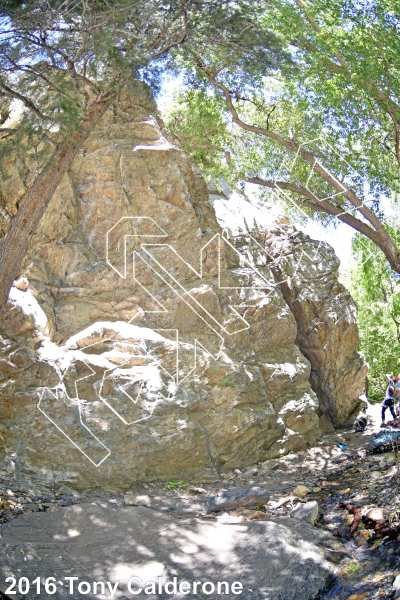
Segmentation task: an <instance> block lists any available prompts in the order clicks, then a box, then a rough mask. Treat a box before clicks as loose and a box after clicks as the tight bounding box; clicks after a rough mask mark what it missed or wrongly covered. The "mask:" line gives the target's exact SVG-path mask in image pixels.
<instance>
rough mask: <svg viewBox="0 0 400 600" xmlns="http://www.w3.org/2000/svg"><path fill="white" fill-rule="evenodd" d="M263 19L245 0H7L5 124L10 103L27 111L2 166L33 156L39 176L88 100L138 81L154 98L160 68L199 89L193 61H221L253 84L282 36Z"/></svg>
mask: <svg viewBox="0 0 400 600" xmlns="http://www.w3.org/2000/svg"><path fill="white" fill-rule="evenodd" d="M259 18H260V7H258V8H256V7H253V3H252V2H250V1H246V0H235V1H233V0H228V1H223V2H218V3H217V2H215V1H213V0H193V1H191V2H186V1H185V0H181V1H172V2H168V3H164V2H159V1H158V0H148V1H147V2H145V3H144V2H140V1H137V0H111V1H110V0H107V1H106V0H90V1H89V2H88V1H87V0H51V1H50V2H42V1H41V0H26V1H25V2H23V3H22V2H19V1H18V0H5V2H2V5H1V10H0V100H1V101H2V102H4V103H5V105H4V106H1V109H2V110H1V118H2V119H3V117H4V115H5V114H6V112H7V111H9V109H10V105H11V103H12V102H14V104H15V101H19V102H20V103H21V102H22V105H24V107H23V106H22V110H21V114H20V115H19V117H18V119H17V122H14V123H13V124H12V125H11V128H12V131H9V132H8V133H7V134H3V135H2V136H1V138H0V163H4V160H5V159H6V157H9V156H11V157H12V158H13V160H25V159H27V158H30V159H33V160H34V161H35V162H36V167H37V168H39V170H40V167H41V166H42V164H43V161H45V160H46V157H48V156H49V155H50V154H51V149H52V147H54V144H57V143H59V141H60V139H61V140H63V143H68V142H70V143H73V133H74V131H76V130H78V129H79V128H80V127H81V124H82V119H83V118H84V115H85V113H86V111H87V109H88V106H90V104H91V103H92V102H93V101H96V99H97V98H99V97H103V98H104V97H108V96H111V95H113V94H115V93H116V92H117V91H118V90H119V89H120V88H121V87H123V86H128V88H129V85H130V84H133V85H134V83H135V81H136V80H137V79H141V80H144V81H146V82H147V83H149V84H150V85H151V86H152V88H153V90H154V91H157V90H158V89H159V86H160V82H161V77H162V75H163V74H164V73H165V71H166V70H168V69H169V70H171V71H175V72H176V71H178V70H180V69H182V68H184V69H186V72H187V76H188V79H190V80H191V81H192V83H193V84H194V85H199V86H201V85H202V84H201V82H200V81H199V80H198V78H197V76H196V71H195V68H194V66H193V65H194V64H195V62H196V60H197V57H198V56H202V60H203V59H204V60H207V61H208V63H209V64H212V63H213V62H215V61H216V60H217V57H218V60H219V59H223V60H224V61H225V62H226V64H227V72H232V73H233V72H235V74H236V75H237V76H239V73H241V75H240V77H242V79H243V80H245V79H246V78H247V75H246V73H247V71H249V69H250V65H252V72H254V73H256V74H257V77H258V76H259V74H260V73H262V72H265V71H266V70H268V69H269V68H270V67H271V66H272V65H275V64H276V62H277V60H276V57H278V56H279V52H280V50H279V49H280V42H279V40H278V38H277V37H276V36H274V34H272V33H271V32H269V31H266V30H264V29H260V28H257V27H255V23H254V22H255V21H257V20H259ZM258 59H259V60H260V61H261V62H260V63H257V60H258ZM203 79H204V77H203ZM6 126H7V123H6Z"/></svg>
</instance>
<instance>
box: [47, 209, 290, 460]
mask: <svg viewBox="0 0 400 600" xmlns="http://www.w3.org/2000/svg"><path fill="white" fill-rule="evenodd" d="M128 219H129V220H134V221H136V222H137V224H138V225H140V224H141V223H143V222H146V225H147V226H148V225H149V224H150V223H151V225H152V226H154V227H155V229H156V231H157V233H135V234H125V235H124V242H123V243H124V247H123V253H124V270H123V274H121V273H120V271H118V269H116V268H115V267H114V265H113V264H112V263H111V261H110V258H109V234H110V233H111V232H112V231H113V230H114V229H115V227H117V225H118V224H120V223H121V222H122V221H126V220H128ZM128 237H138V238H139V237H141V238H148V237H150V238H155V237H156V238H157V237H158V238H160V237H168V234H167V233H166V232H165V230H164V229H162V228H161V227H160V226H159V225H158V224H157V223H156V222H155V221H154V219H152V218H151V217H122V218H121V219H120V220H119V221H118V222H117V223H116V224H115V225H114V226H113V227H112V228H111V229H110V230H109V231H108V232H107V237H106V261H107V264H108V265H109V266H110V267H111V268H112V269H113V270H114V271H115V272H116V273H117V274H118V275H119V276H120V277H122V278H123V279H126V277H127V272H126V268H127V238H128ZM249 237H250V238H251V239H252V240H253V242H255V243H256V244H257V245H258V246H259V247H260V249H261V250H262V251H263V252H264V253H265V254H266V255H268V252H267V251H266V250H265V248H262V246H260V245H259V244H258V242H256V240H254V239H253V238H252V237H251V236H249ZM222 239H223V241H224V243H226V244H228V245H229V246H230V248H231V249H232V250H233V251H234V252H235V253H236V254H237V255H238V256H239V257H240V258H241V259H242V261H243V262H244V264H246V265H247V266H248V267H249V268H250V269H251V270H252V271H253V272H254V273H255V274H256V275H257V277H258V278H259V279H261V280H262V281H264V282H265V284H266V285H262V286H229V287H228V286H222V285H221V235H220V234H219V233H218V234H216V235H215V236H213V238H211V240H209V241H208V242H207V243H206V244H205V245H204V246H203V247H202V248H201V250H200V272H198V271H196V269H194V268H193V267H192V265H190V264H189V263H188V262H187V261H186V260H185V259H183V258H182V257H181V256H180V255H179V253H178V252H176V250H175V249H174V248H173V247H172V246H171V245H170V244H140V247H141V249H142V250H143V251H144V252H145V253H146V254H147V256H148V257H149V258H150V260H152V261H154V262H155V263H156V264H157V265H158V267H159V268H160V269H161V270H162V271H163V272H164V273H167V275H168V277H170V278H171V279H173V281H174V282H175V284H176V285H177V286H179V287H180V288H181V289H182V290H183V292H184V293H185V294H186V295H187V296H189V297H190V299H191V300H192V301H193V302H195V304H197V305H198V306H199V308H200V309H201V310H202V311H204V312H205V313H206V314H207V316H208V317H209V318H210V319H211V320H212V321H214V322H215V323H216V325H217V326H218V327H220V328H221V329H222V331H223V332H224V333H225V334H226V335H234V334H236V333H239V332H240V331H245V330H247V329H249V328H250V323H248V322H247V321H246V320H245V319H244V318H243V317H242V316H241V315H240V314H239V312H238V311H237V310H236V309H237V308H242V309H243V308H246V307H251V306H252V305H249V304H246V303H242V304H231V305H229V308H230V309H231V310H232V312H233V313H234V314H236V315H237V317H238V318H239V319H240V320H241V321H243V323H244V324H245V327H243V328H242V329H240V330H237V331H234V332H229V331H227V329H226V328H225V327H224V326H223V325H221V324H220V323H219V322H218V320H217V319H215V318H214V317H213V315H212V314H211V313H209V312H208V311H207V310H206V309H205V308H204V307H203V306H202V305H201V304H200V303H199V302H198V301H197V300H196V299H195V298H194V297H193V296H192V295H191V294H190V293H189V292H187V290H186V289H185V288H184V287H183V286H182V285H181V284H180V283H179V281H178V280H177V279H175V278H174V277H173V276H172V275H171V274H170V273H168V271H167V270H166V269H165V268H164V267H163V265H162V264H161V263H159V262H158V261H157V260H156V259H155V258H154V256H153V255H152V254H151V252H150V250H148V248H149V247H152V246H156V247H161V246H163V247H168V248H169V249H170V250H171V251H172V252H174V253H175V254H176V255H177V256H178V257H179V259H180V260H182V261H183V262H184V263H185V264H186V265H187V266H188V267H189V268H190V269H191V270H192V271H193V272H194V273H195V274H196V275H197V277H199V278H200V279H203V264H202V262H203V260H202V259H203V252H204V251H205V249H206V248H207V246H209V244H211V243H212V242H213V241H214V240H218V265H217V266H218V288H219V289H226V290H259V289H264V290H265V289H268V288H271V287H272V288H273V287H275V286H277V285H279V284H280V283H282V282H276V281H272V280H267V279H266V278H265V277H264V276H263V275H262V274H261V273H260V272H259V270H258V269H257V268H255V267H254V265H252V264H251V263H250V262H249V261H248V259H247V258H246V257H245V256H244V255H243V254H241V253H240V252H239V251H238V250H237V248H235V247H234V246H233V245H232V244H231V243H230V242H229V240H228V239H227V237H226V236H222ZM136 257H138V258H140V260H141V261H143V262H144V263H145V264H146V265H147V266H148V267H149V268H150V269H151V270H152V271H153V272H154V273H155V275H156V276H157V277H159V278H160V279H161V280H162V281H163V282H164V283H165V284H166V285H167V286H168V287H169V288H170V289H172V290H173V291H174V292H175V293H176V294H177V295H178V297H179V298H180V299H181V300H182V301H183V302H185V303H186V304H187V305H188V306H189V307H190V308H191V309H192V310H193V311H194V312H195V313H196V314H197V316H198V317H200V319H202V321H203V322H204V323H205V324H206V325H207V326H208V327H209V328H210V329H211V330H212V331H213V332H214V333H215V334H216V335H217V336H218V337H219V338H220V348H219V350H218V353H217V354H216V355H213V354H212V353H211V352H210V351H209V350H208V349H207V348H205V347H204V346H203V344H202V343H201V342H200V341H199V340H197V339H195V340H194V366H193V368H192V369H191V370H190V371H189V372H188V373H187V374H186V375H185V377H183V378H182V379H181V380H180V379H179V331H178V330H177V329H169V330H167V329H157V330H155V331H174V332H175V333H176V340H175V343H176V379H175V378H174V377H173V375H171V373H169V372H168V371H167V370H166V369H165V368H164V367H163V365H162V364H161V363H160V360H159V359H155V360H154V364H155V365H157V366H159V367H160V368H161V369H162V370H163V371H164V372H165V373H166V374H167V375H168V376H169V377H171V379H172V380H174V382H175V384H176V385H177V386H179V384H180V383H182V382H183V381H184V380H185V379H187V378H188V377H189V376H190V375H191V374H192V373H193V372H194V371H195V369H196V367H197V350H198V348H201V349H202V350H203V351H204V352H205V353H206V354H207V355H209V356H211V357H212V358H213V359H215V360H216V359H218V358H219V356H220V355H221V352H222V350H223V348H224V342H225V340H224V338H223V336H222V335H221V334H220V333H219V332H218V331H216V330H215V329H214V327H212V326H211V325H210V324H209V323H208V322H207V321H206V320H205V319H204V317H203V316H202V315H200V314H199V313H198V312H197V310H196V309H195V308H194V307H193V306H192V305H191V304H189V303H188V302H187V301H186V300H185V298H183V297H182V296H181V294H179V293H178V292H177V290H176V289H175V288H173V287H172V286H171V284H170V283H169V282H168V281H167V280H166V279H165V278H164V277H163V276H162V275H161V274H160V273H159V272H157V271H156V270H155V269H154V268H153V267H152V266H151V265H150V264H149V263H148V262H147V261H145V260H144V258H143V257H142V256H140V255H139V254H138V253H137V252H136V251H134V252H133V273H132V274H133V278H134V280H135V281H136V283H137V284H138V285H139V286H140V287H141V288H142V289H144V290H145V291H146V293H148V294H149V295H150V297H151V298H152V299H153V300H154V301H155V302H156V304H158V305H159V306H160V310H152V311H144V312H148V313H166V312H168V311H167V309H166V308H165V307H164V306H163V305H162V304H161V302H159V301H158V300H157V298H155V297H154V296H153V295H152V294H151V292H150V291H149V290H148V289H147V288H146V287H145V286H144V285H142V284H141V283H140V282H139V280H138V279H137V278H136V277H135V258H136ZM138 314H140V313H139V311H138V313H136V315H134V317H132V319H130V321H129V322H128V323H131V322H132V321H133V320H134V319H135V318H136V317H137V316H138ZM105 341H114V339H113V338H104V339H101V340H99V341H97V342H94V343H93V344H90V345H88V346H86V347H85V348H90V347H91V346H94V345H96V344H99V343H103V342H105ZM169 341H170V340H169ZM79 360H80V361H81V362H83V363H84V364H85V365H86V366H87V367H88V369H89V370H90V371H92V373H91V374H89V375H85V376H84V377H80V378H79V379H77V380H76V381H74V386H75V392H76V397H75V398H70V397H69V396H68V393H67V391H66V388H65V385H64V384H63V383H62V382H63V380H64V378H65V375H66V373H67V372H68V370H69V368H70V366H71V365H72V364H73V362H74V361H72V362H71V363H70V364H69V365H68V367H67V369H66V371H65V373H64V375H63V377H62V378H61V380H60V383H59V384H58V385H57V386H56V388H55V391H56V394H54V392H53V391H52V390H51V389H49V388H44V390H43V392H42V394H41V396H40V399H39V402H38V404H37V408H38V409H39V410H40V412H41V413H42V414H43V415H44V416H45V417H46V418H47V419H48V420H49V421H50V422H51V423H52V424H53V425H54V426H55V427H56V428H57V429H58V430H59V431H60V432H61V433H62V434H63V435H64V436H65V437H66V438H67V439H68V440H69V441H70V442H71V443H72V444H73V446H75V447H76V448H77V449H78V450H80V452H82V454H83V455H84V456H85V457H86V458H87V459H88V460H89V461H90V462H91V463H92V464H93V465H94V466H95V467H99V466H100V465H101V464H102V463H103V462H104V461H105V460H106V459H107V458H108V457H109V456H110V454H111V450H110V449H109V448H107V446H106V445H105V444H103V442H101V440H99V438H98V437H97V436H96V435H95V434H94V433H93V432H92V431H91V430H90V429H89V427H87V425H85V424H84V423H83V421H82V407H83V406H84V405H85V402H86V401H85V400H81V399H80V398H79V392H78V387H77V384H78V383H79V381H82V380H83V379H87V378H89V377H92V376H93V375H95V374H96V372H95V371H94V369H92V367H91V366H90V365H89V364H88V363H87V362H86V361H85V360H83V359H82V358H79ZM126 362H128V359H127V361H126ZM126 362H125V363H122V365H121V364H120V365H116V366H115V367H114V368H113V369H106V370H105V371H104V373H103V378H102V383H101V386H100V389H99V392H98V396H99V399H100V400H101V401H102V402H103V403H104V404H105V405H106V406H107V407H108V408H109V409H110V410H111V411H112V412H113V413H114V414H115V415H116V416H117V417H118V418H119V419H120V420H121V421H122V422H123V423H124V424H125V425H132V424H134V423H137V422H139V421H143V420H147V418H150V416H151V415H152V414H153V411H154V408H155V406H156V405H157V403H156V402H154V405H153V408H152V410H151V412H149V415H148V416H147V417H145V418H143V419H139V420H137V421H133V422H131V423H129V422H127V421H126V419H124V418H123V417H122V416H121V415H120V414H119V413H118V412H117V411H116V410H115V409H114V408H113V407H112V406H111V405H110V403H109V402H107V400H106V399H105V398H103V396H102V395H101V391H102V389H103V385H104V380H105V378H106V377H107V374H108V373H110V372H112V371H114V370H116V369H118V368H120V367H121V366H123V365H124V364H126ZM136 382H137V380H135V381H134V380H133V378H132V379H131V381H128V382H127V383H126V384H124V385H123V386H120V385H119V386H118V389H119V390H120V391H121V392H122V393H123V394H125V395H126V396H127V397H128V398H129V399H130V400H131V401H132V402H133V403H134V404H136V403H137V401H138V399H139V397H140V394H141V392H142V390H143V386H144V384H143V382H142V385H141V386H140V389H139V392H138V394H137V396H136V399H133V398H132V397H131V396H130V395H129V394H128V392H127V391H126V390H125V389H124V388H125V387H127V386H128V385H130V384H131V383H136ZM61 385H62V387H63V388H64V393H65V395H66V397H67V398H68V399H69V400H70V401H71V402H72V403H74V402H76V404H77V406H78V411H79V421H80V424H81V425H82V427H84V428H85V429H86V430H87V431H88V433H89V434H90V435H91V436H92V437H93V439H95V440H96V442H98V443H99V444H100V445H101V446H102V447H103V448H104V449H105V450H106V452H107V454H106V456H104V457H103V458H102V460H101V461H99V462H97V463H96V462H95V461H93V460H92V458H91V457H90V456H88V454H87V453H86V452H85V451H84V450H83V449H82V448H80V447H79V445H78V444H77V443H76V442H74V441H73V440H72V439H71V437H70V436H68V434H67V433H65V431H63V429H62V428H61V427H60V426H59V425H57V423H55V422H54V420H53V419H52V418H51V417H50V416H49V415H48V414H47V413H46V412H45V411H44V410H43V408H41V406H40V404H41V402H42V400H43V396H44V394H45V393H46V392H49V393H50V394H51V395H52V396H53V397H54V398H56V399H58V400H59V401H61V399H60V397H59V394H58V391H59V390H60V391H61V387H60V386H61ZM53 389H54V388H53ZM158 395H159V396H160V397H162V398H163V399H164V400H167V401H168V400H170V399H171V393H170V394H169V397H166V396H164V395H163V394H161V392H159V391H158ZM172 397H173V396H172Z"/></svg>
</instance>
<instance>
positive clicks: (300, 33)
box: [168, 0, 400, 254]
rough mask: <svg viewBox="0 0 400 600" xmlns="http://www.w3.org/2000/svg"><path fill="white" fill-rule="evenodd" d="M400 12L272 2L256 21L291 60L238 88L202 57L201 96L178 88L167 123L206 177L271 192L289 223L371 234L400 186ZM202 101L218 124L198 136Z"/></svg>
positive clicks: (361, 4) (391, 6) (392, 5)
mask: <svg viewBox="0 0 400 600" xmlns="http://www.w3.org/2000/svg"><path fill="white" fill-rule="evenodd" d="M398 8H399V2H398V0H368V1H358V0H345V1H343V0H339V1H337V2H334V3H332V2H330V1H329V0H318V1H314V2H313V3H307V4H305V3H303V2H302V1H301V0H295V1H293V0H274V1H273V2H272V3H271V4H270V5H269V7H268V10H265V11H264V12H263V14H262V15H261V16H260V18H259V21H258V26H259V27H260V28H261V29H265V30H266V31H267V30H268V29H269V28H272V27H273V28H274V30H275V32H277V34H278V35H279V36H281V38H282V39H283V40H284V41H285V42H286V43H287V45H288V47H290V48H291V61H287V62H286V64H285V65H283V66H282V64H280V65H278V66H277V67H276V69H275V72H274V77H273V78H272V77H265V76H264V74H263V75H262V76H260V77H259V78H258V79H257V78H256V77H254V78H253V77H251V76H250V75H251V73H250V75H249V78H248V83H247V84H246V83H244V82H243V81H242V79H241V78H240V77H237V78H235V76H234V74H233V73H231V72H229V70H228V71H227V69H226V67H225V63H224V62H223V61H222V60H221V61H219V62H217V63H215V64H210V63H209V62H207V60H203V61H202V59H201V57H200V58H199V60H198V61H197V63H196V64H197V68H198V77H199V81H200V82H201V84H202V88H201V92H199V93H194V92H193V91H192V90H191V89H190V88H187V89H185V90H183V91H181V92H180V94H179V95H178V96H177V97H176V102H175V105H174V106H173V107H172V109H171V110H170V111H169V114H168V121H169V124H170V127H171V128H172V130H173V131H174V132H175V133H176V135H177V137H178V139H180V138H179V135H181V137H182V138H183V145H184V147H185V149H186V150H187V151H188V152H189V153H190V155H191V156H192V158H193V160H195V161H196V162H198V163H199V164H200V166H202V167H203V168H204V169H205V170H206V171H207V172H209V173H210V174H213V175H215V176H218V175H220V174H223V175H225V176H226V174H227V171H229V172H230V174H229V179H230V181H231V182H232V183H233V182H236V184H238V183H239V182H244V181H251V182H254V183H258V184H260V185H262V186H263V187H264V189H265V192H264V193H265V195H267V196H268V197H270V192H267V190H274V189H275V191H274V197H275V198H276V197H280V198H281V199H283V200H284V201H285V202H286V204H287V205H289V206H290V207H291V208H292V210H293V209H294V207H295V206H296V207H298V209H300V211H299V210H297V211H296V214H297V215H298V216H301V215H304V216H314V217H315V218H318V219H321V220H322V221H324V222H327V221H328V220H329V221H332V217H334V218H339V219H340V220H343V219H342V218H341V216H342V215H349V216H353V217H355V218H357V220H355V219H352V220H351V219H348V220H347V221H346V220H345V222H349V224H350V225H351V226H353V227H355V228H356V229H357V230H358V231H362V233H364V235H365V234H368V233H369V234H370V237H371V239H373V240H374V239H376V236H374V230H375V231H376V230H377V229H379V220H382V218H383V210H382V203H381V199H382V195H387V196H390V197H395V196H396V195H397V194H398V193H399V191H400V189H399V185H400V181H399V175H400V152H399V145H400V137H399V127H400V125H399V124H400V108H399V102H400V72H399V66H400V43H399V39H400V37H399V25H400V13H399V11H398ZM217 98H218V99H219V100H218V99H217ZM211 99H212V100H211ZM229 101H230V102H231V106H229ZM202 103H207V104H208V105H209V108H208V109H207V110H208V113H207V114H208V115H209V118H210V119H211V121H212V122H213V123H216V122H218V123H220V126H219V127H218V129H213V128H210V133H209V134H208V135H207V136H204V133H205V131H204V129H206V128H205V127H204V124H203V122H202V119H203V114H202V109H201V104H202ZM210 112H211V113H212V114H210ZM235 112H236V113H237V115H238V118H236V116H235ZM189 122H190V130H191V131H190V135H188V129H189V125H188V124H189ZM226 152H228V156H229V158H230V161H231V162H230V163H229V161H228V160H227V154H226ZM313 164H317V165H321V168H320V171H319V172H317V170H316V169H313V168H312V165H313ZM277 183H278V185H277ZM277 188H279V191H278V192H277ZM348 190H349V191H350V192H351V193H352V194H351V193H350V194H349V193H348ZM360 203H363V209H365V210H363V211H360V210H358V208H357V207H358V206H359V205H360ZM368 211H372V212H368ZM338 215H339V216H338ZM374 215H375V216H376V217H377V219H374V218H373V217H374ZM360 222H361V224H360ZM368 222H369V223H370V224H371V226H370V228H369V229H368V228H366V227H362V223H364V224H366V223H368ZM378 233H379V234H380V235H382V236H385V235H386V238H388V234H387V233H385V232H384V230H383V227H381V230H380V231H378ZM392 250H393V254H395V250H394V248H392Z"/></svg>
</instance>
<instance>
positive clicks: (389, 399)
mask: <svg viewBox="0 0 400 600" xmlns="http://www.w3.org/2000/svg"><path fill="white" fill-rule="evenodd" d="M386 379H387V380H388V386H387V389H386V396H385V399H384V401H383V404H382V423H381V427H385V412H386V409H389V410H390V412H391V413H392V417H393V420H394V421H395V420H396V413H395V412H394V402H395V399H394V392H395V389H394V388H395V385H396V381H397V377H395V376H394V375H389V374H388V373H387V374H386ZM399 391H400V390H399Z"/></svg>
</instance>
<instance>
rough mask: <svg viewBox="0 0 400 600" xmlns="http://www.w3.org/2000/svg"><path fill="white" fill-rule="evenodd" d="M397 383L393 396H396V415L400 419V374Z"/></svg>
mask: <svg viewBox="0 0 400 600" xmlns="http://www.w3.org/2000/svg"><path fill="white" fill-rule="evenodd" d="M395 381H396V387H395V389H394V393H393V396H394V399H395V401H396V400H397V407H396V415H397V416H398V417H400V398H399V395H400V373H399V374H398V375H397V377H396V379H395Z"/></svg>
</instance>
